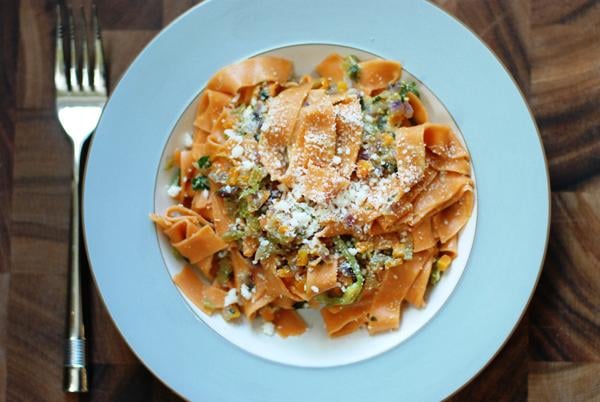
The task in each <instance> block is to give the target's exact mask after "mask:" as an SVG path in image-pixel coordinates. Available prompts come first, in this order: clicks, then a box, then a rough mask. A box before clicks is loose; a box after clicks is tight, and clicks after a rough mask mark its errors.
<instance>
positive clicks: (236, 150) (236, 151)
mask: <svg viewBox="0 0 600 402" xmlns="http://www.w3.org/2000/svg"><path fill="white" fill-rule="evenodd" d="M242 155H244V148H242V146H241V145H236V146H235V147H233V149H232V150H231V156H232V157H233V158H239V157H240V156H242Z"/></svg>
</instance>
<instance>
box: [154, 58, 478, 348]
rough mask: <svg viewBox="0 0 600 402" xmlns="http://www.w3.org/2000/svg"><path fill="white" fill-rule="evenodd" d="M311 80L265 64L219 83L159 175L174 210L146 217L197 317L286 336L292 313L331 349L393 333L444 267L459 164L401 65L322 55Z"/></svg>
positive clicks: (449, 134) (458, 224) (459, 185)
mask: <svg viewBox="0 0 600 402" xmlns="http://www.w3.org/2000/svg"><path fill="white" fill-rule="evenodd" d="M315 72H316V74H315V76H309V75H304V76H300V77H297V76H294V75H293V65H292V63H291V62H290V61H288V60H286V59H282V58H278V57H271V56H259V57H254V58H251V59H248V60H245V61H242V62H240V63H237V64H233V65H229V66H227V67H224V68H222V69H221V70H219V71H218V72H217V73H216V74H215V75H214V76H213V77H212V78H211V79H210V80H209V81H208V84H207V85H206V88H205V89H204V91H203V92H202V94H201V96H200V99H199V102H198V109H197V112H196V116H195V120H194V124H193V128H192V127H190V131H191V130H193V134H188V135H186V136H185V138H184V139H183V141H182V143H181V146H180V147H179V148H178V149H177V150H176V151H175V152H174V153H173V154H172V155H169V157H168V160H167V161H166V168H167V169H171V170H172V171H173V182H172V184H171V185H170V186H168V188H165V190H164V191H166V192H167V193H168V195H169V196H170V197H172V198H173V199H174V202H173V205H172V206H170V207H169V208H167V209H166V210H165V211H162V212H161V213H160V214H151V215H150V217H151V219H152V221H153V222H154V223H155V224H156V226H157V227H158V229H159V230H160V231H161V232H162V233H164V235H165V236H166V237H167V238H168V240H169V242H170V243H171V245H172V248H173V252H174V253H176V255H177V256H179V257H180V258H182V259H183V260H184V261H185V265H184V268H183V270H182V271H181V272H180V273H178V274H177V275H176V276H175V277H174V282H175V284H176V285H177V286H178V287H179V288H180V290H181V291H182V292H183V293H184V294H185V295H186V296H187V297H188V298H189V299H190V300H191V301H192V302H193V303H194V304H195V305H196V306H197V307H198V308H199V309H201V310H202V311H203V312H205V313H206V314H214V313H220V314H221V315H222V316H223V318H224V319H225V320H227V321H239V320H243V319H244V318H243V317H245V318H246V319H247V320H250V321H253V320H259V321H258V322H259V323H260V325H262V330H263V332H264V333H265V334H269V335H272V334H273V333H277V334H279V335H280V336H283V337H287V336H292V335H300V334H302V333H303V332H304V331H306V330H307V325H306V323H305V322H304V320H303V319H302V317H301V315H300V314H298V310H300V309H305V308H313V309H319V310H320V314H321V316H322V319H323V322H324V325H325V328H326V330H327V333H328V334H329V336H331V337H338V336H343V335H346V334H349V333H352V332H354V331H357V330H359V329H361V328H364V329H366V330H367V331H368V333H369V334H377V333H380V332H384V331H388V330H394V329H397V328H399V325H400V321H401V315H402V309H403V308H404V307H405V306H407V305H411V306H413V307H415V308H423V307H424V306H425V304H426V300H427V296H428V294H429V289H431V288H432V287H434V286H435V285H436V283H437V282H438V281H439V280H440V279H441V278H442V277H443V274H444V272H445V271H446V270H448V269H449V268H450V266H451V264H452V261H453V260H454V259H455V258H456V256H457V252H458V237H459V232H460V230H461V229H462V228H463V227H464V225H465V224H466V223H467V222H468V220H469V218H470V216H471V211H472V209H473V205H474V183H473V180H472V178H471V164H470V158H469V155H468V153H467V150H466V149H465V147H464V146H463V144H462V143H461V141H460V140H459V139H458V137H457V136H456V134H455V133H454V132H453V130H452V129H451V128H450V127H449V126H447V125H444V124H436V123H435V122H430V121H429V119H428V111H427V110H426V108H425V107H424V104H423V103H422V102H421V99H420V93H419V88H418V85H417V83H415V82H409V81H404V80H402V79H401V74H402V67H401V65H400V64H399V63H398V62H395V61H390V60H382V59H373V60H367V61H360V60H358V59H357V58H356V57H354V56H346V57H343V56H340V55H338V54H332V55H330V56H328V57H327V58H326V59H324V60H323V61H322V62H321V63H320V64H318V65H317V66H316V67H315Z"/></svg>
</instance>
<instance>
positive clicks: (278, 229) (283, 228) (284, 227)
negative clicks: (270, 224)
mask: <svg viewBox="0 0 600 402" xmlns="http://www.w3.org/2000/svg"><path fill="white" fill-rule="evenodd" d="M277 231H279V233H281V234H285V233H286V232H287V231H288V227H287V226H285V225H281V226H279V228H277Z"/></svg>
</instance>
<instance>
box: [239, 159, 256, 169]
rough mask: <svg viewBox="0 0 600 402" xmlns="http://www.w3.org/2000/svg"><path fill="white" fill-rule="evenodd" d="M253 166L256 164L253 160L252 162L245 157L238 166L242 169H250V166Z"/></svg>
mask: <svg viewBox="0 0 600 402" xmlns="http://www.w3.org/2000/svg"><path fill="white" fill-rule="evenodd" d="M254 166H256V164H255V163H254V162H252V161H251V160H248V159H245V160H244V161H242V164H241V165H240V168H241V169H242V170H252V168H254Z"/></svg>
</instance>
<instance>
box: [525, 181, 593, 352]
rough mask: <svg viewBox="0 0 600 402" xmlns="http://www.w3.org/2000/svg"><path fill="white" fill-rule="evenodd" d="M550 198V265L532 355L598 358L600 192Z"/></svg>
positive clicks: (537, 304)
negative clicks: (551, 203)
mask: <svg viewBox="0 0 600 402" xmlns="http://www.w3.org/2000/svg"><path fill="white" fill-rule="evenodd" d="M552 201H553V211H552V228H551V237H550V244H549V247H548V257H547V263H546V266H545V269H544V271H543V273H542V278H541V280H540V286H539V288H538V291H537V293H536V298H535V299H534V300H533V302H532V304H531V315H530V317H531V324H530V327H531V333H530V339H531V346H532V347H531V352H532V358H533V359H534V360H537V361H566V362H573V361H574V362H595V361H597V362H600V337H599V336H598V335H599V334H600V314H599V311H600V293H599V292H598V289H600V270H599V269H598V268H599V267H600V250H599V249H598V239H600V190H598V189H595V190H592V191H585V190H583V191H579V192H574V193H558V194H554V196H553V197H552ZM591 267H595V269H590V268H591Z"/></svg>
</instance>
